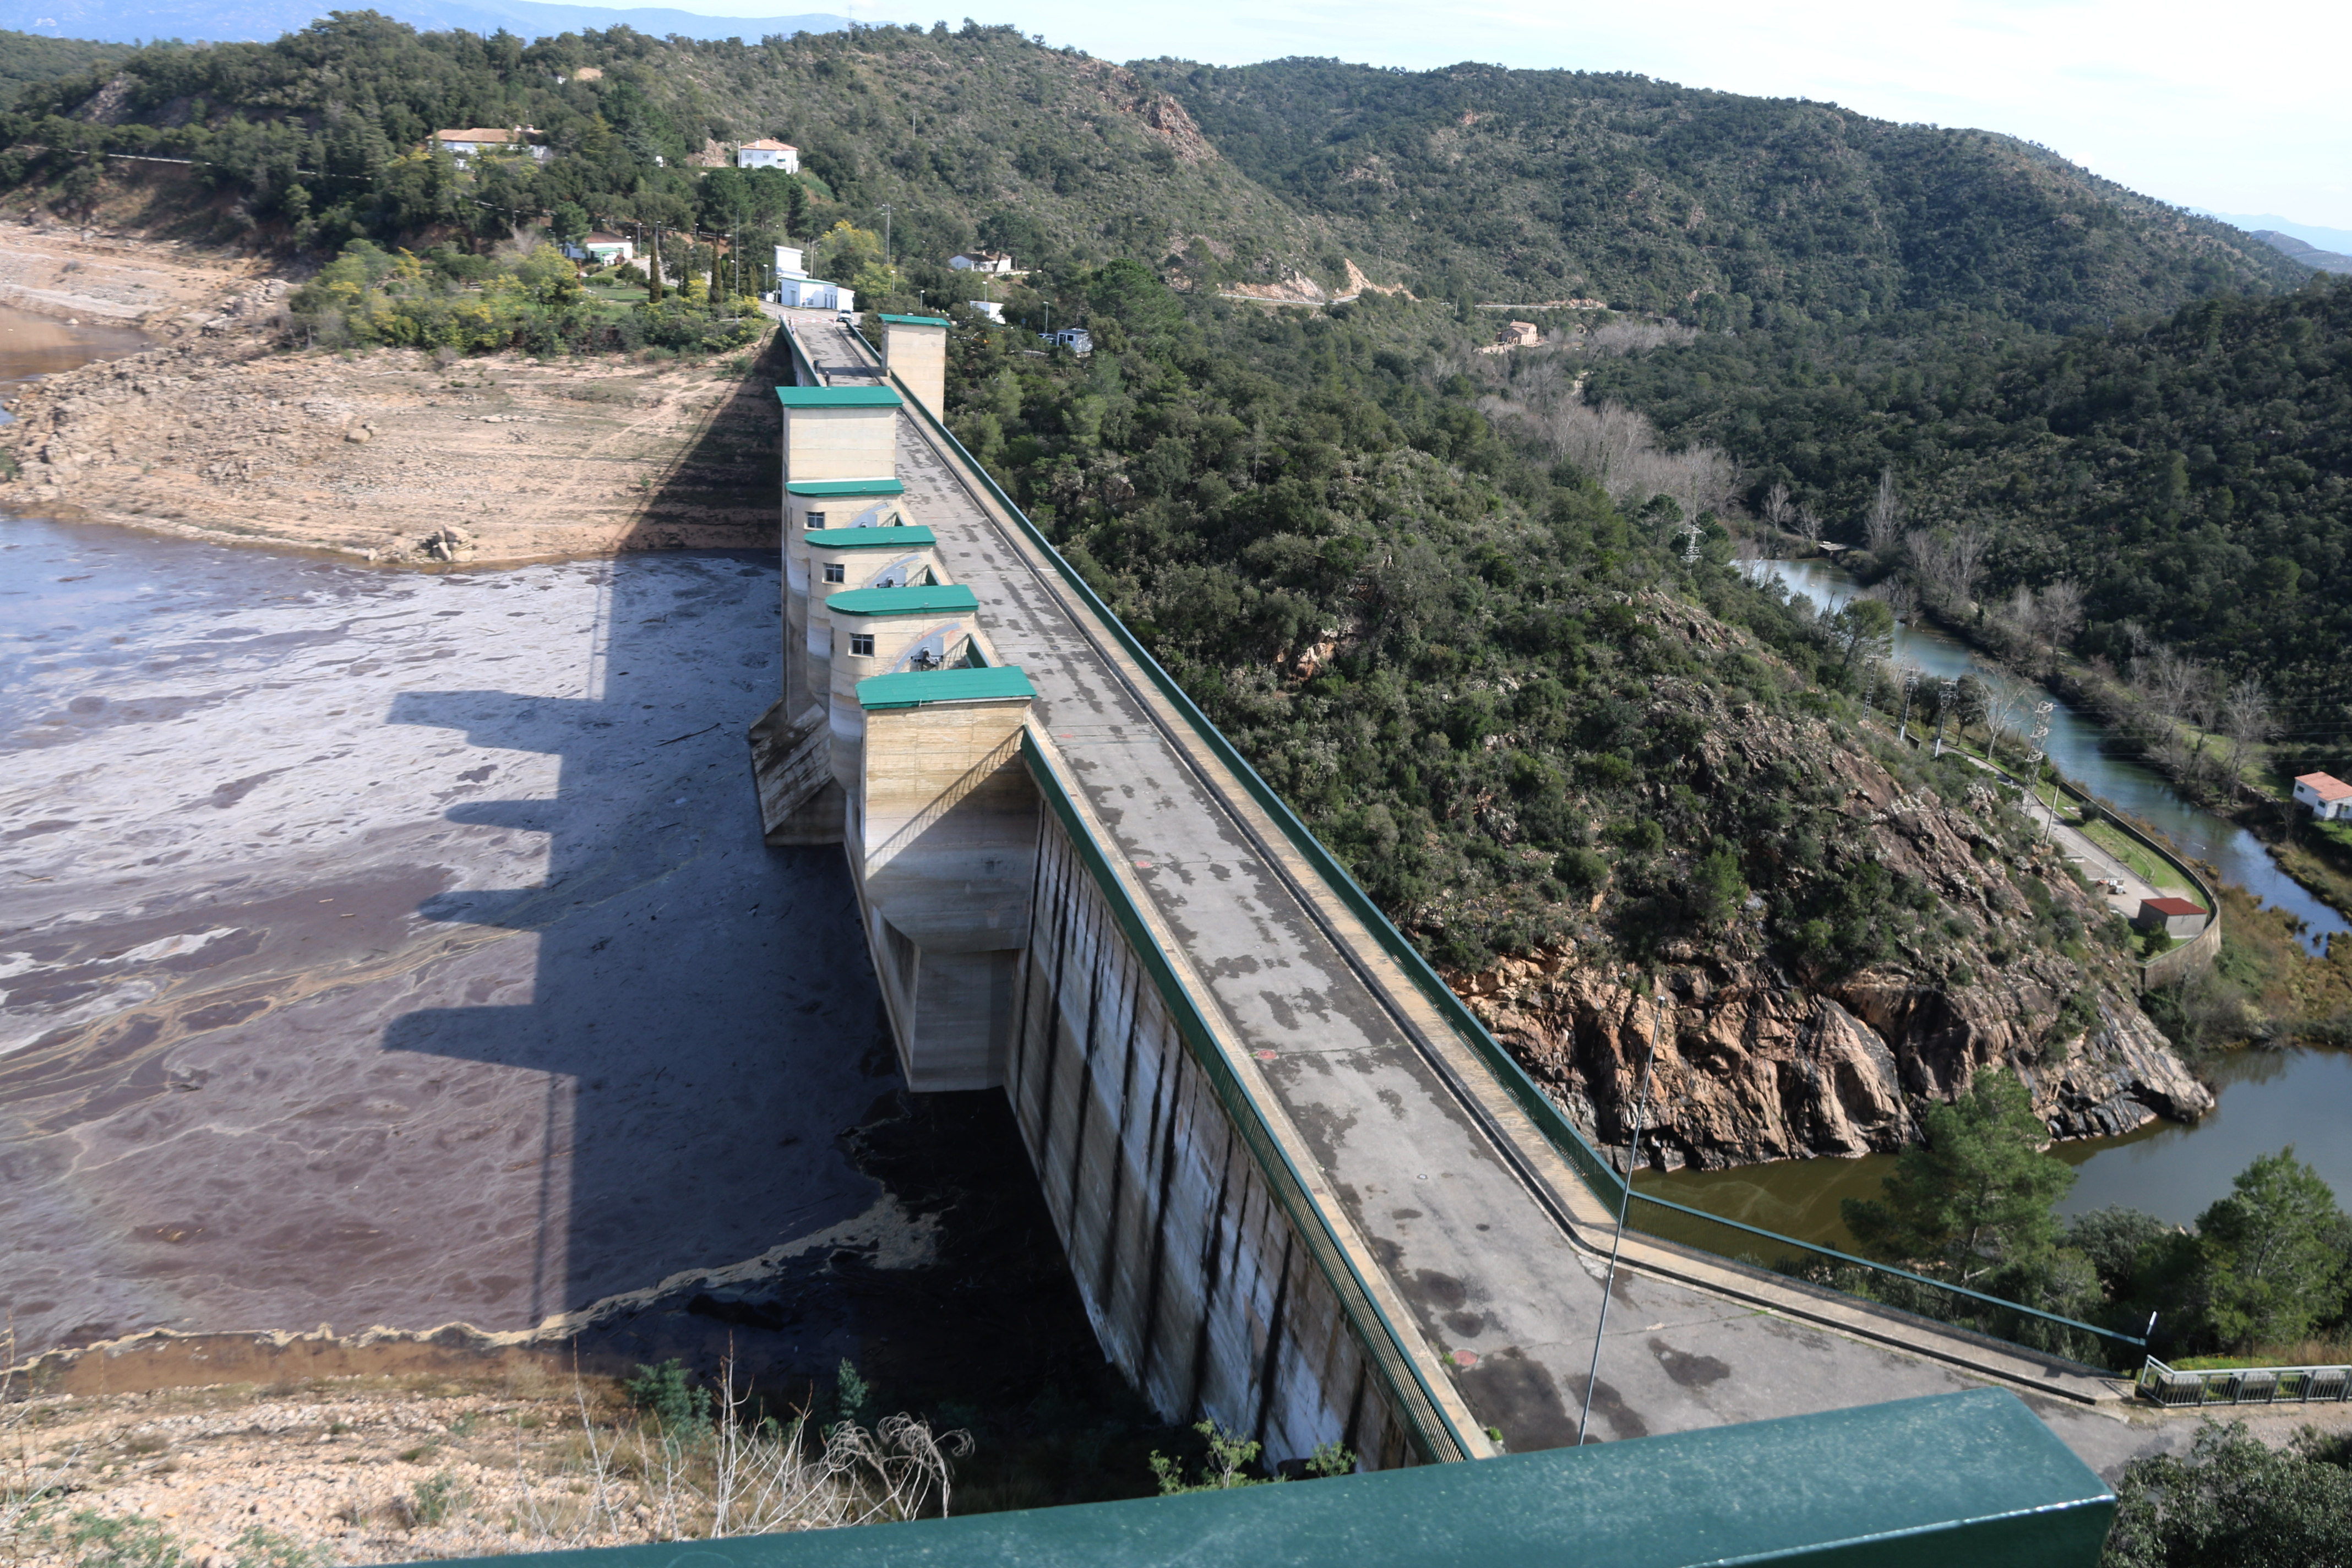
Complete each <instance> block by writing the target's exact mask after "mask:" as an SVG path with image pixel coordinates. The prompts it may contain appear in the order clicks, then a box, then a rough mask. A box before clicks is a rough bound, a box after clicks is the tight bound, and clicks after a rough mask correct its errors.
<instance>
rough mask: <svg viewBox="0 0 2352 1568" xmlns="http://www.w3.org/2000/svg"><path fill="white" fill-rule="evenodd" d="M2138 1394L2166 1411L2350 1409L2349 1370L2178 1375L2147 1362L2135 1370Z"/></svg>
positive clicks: (2233, 1369) (2256, 1369) (2241, 1369)
mask: <svg viewBox="0 0 2352 1568" xmlns="http://www.w3.org/2000/svg"><path fill="white" fill-rule="evenodd" d="M2138 1394H2139V1396H2140V1397H2141V1398H2142V1399H2145V1400H2147V1401H2149V1402H2150V1403H2152V1404H2156V1405H2164V1406H2166V1407H2167V1408H2168V1409H2179V1408H2189V1409H2194V1408H2197V1407H2200V1406H2203V1405H2341V1404H2352V1366H2222V1367H2213V1368H2210V1369H2200V1370H2195V1371H2189V1372H2181V1371H2178V1370H2176V1369H2175V1368H2172V1367H2168V1366H2167V1365H2165V1364H2164V1363H2162V1362H2160V1361H2158V1360H2157V1359H2156V1358H2155V1357H2154V1356H2150V1357H2148V1358H2147V1364H2146V1365H2145V1366H2142V1367H2141V1368H2140V1369H2139V1379H2138Z"/></svg>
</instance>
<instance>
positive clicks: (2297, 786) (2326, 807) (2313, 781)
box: [2294, 773, 2352, 822]
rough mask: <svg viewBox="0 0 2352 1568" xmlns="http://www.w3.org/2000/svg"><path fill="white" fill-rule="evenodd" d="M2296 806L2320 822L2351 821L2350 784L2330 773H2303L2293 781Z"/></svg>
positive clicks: (2351, 787) (2351, 798)
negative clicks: (2307, 811)
mask: <svg viewBox="0 0 2352 1568" xmlns="http://www.w3.org/2000/svg"><path fill="white" fill-rule="evenodd" d="M2294 800H2295V804H2296V805H2303V806H2308V807H2309V808H2310V809H2311V815H2312V816H2315V817H2317V818H2318V819H2319V820H2320V821H2322V822H2336V821H2339V820H2341V821H2352V784H2346V783H2345V782H2344V781H2343V780H2342V779H2339V778H2337V777H2336V776H2335V775H2334V774H2332V773H2305V774H2303V775H2302V776H2301V777H2299V778H2297V779H2296V780H2295V781H2294Z"/></svg>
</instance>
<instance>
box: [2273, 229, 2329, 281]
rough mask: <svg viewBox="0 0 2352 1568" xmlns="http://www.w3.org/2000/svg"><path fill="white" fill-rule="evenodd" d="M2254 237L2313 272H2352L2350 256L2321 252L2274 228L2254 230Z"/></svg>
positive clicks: (2326, 251)
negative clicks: (2311, 269)
mask: <svg viewBox="0 0 2352 1568" xmlns="http://www.w3.org/2000/svg"><path fill="white" fill-rule="evenodd" d="M2254 237H2255V238H2256V239H2259V240H2261V241H2262V242H2263V244H2264V245H2267V246H2269V247H2271V248H2272V249H2273V250H2275V251H2277V252H2278V253H2279V254H2280V255H2282V256H2284V257H2285V258H2288V259H2289V260H2292V261H2300V262H2302V263H2303V264H2304V265H2305V267H2308V268H2313V269H2314V270H2315V271H2320V272H2352V256H2346V255H2344V254H2343V253H2341V252H2340V251H2334V250H2322V249H2320V248H2319V247H2317V246H2315V245H2306V244H2305V243H2304V242H2303V241H2302V240H2299V239H2297V238H2295V237H2294V236H2293V235H2291V234H2281V233H2280V232H2279V231H2278V230H2277V229H2274V228H2258V229H2256V230H2254Z"/></svg>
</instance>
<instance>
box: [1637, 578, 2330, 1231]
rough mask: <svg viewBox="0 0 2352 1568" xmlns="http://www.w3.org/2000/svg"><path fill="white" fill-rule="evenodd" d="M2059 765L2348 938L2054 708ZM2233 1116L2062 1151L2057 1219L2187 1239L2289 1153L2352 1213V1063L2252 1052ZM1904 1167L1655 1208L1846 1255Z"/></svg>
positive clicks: (2159, 782) (1929, 664) (1904, 656)
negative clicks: (2238, 1178)
mask: <svg viewBox="0 0 2352 1568" xmlns="http://www.w3.org/2000/svg"><path fill="white" fill-rule="evenodd" d="M1749 564H1750V569H1751V570H1753V571H1755V572H1758V573H1759V574H1769V575H1771V576H1773V577H1777V578H1778V579H1779V580H1780V581H1781V582H1783V583H1785V584H1788V585H1789V587H1790V590H1791V591H1792V592H1794V593H1798V594H1801V595H1804V596H1805V597H1806V598H1809V599H1811V601H1812V602H1813V603H1814V604H1815V605H1818V606H1820V607H1821V608H1822V609H1823V610H1830V609H1834V608H1836V607H1837V606H1838V605H1842V604H1843V603H1844V602H1845V600H1846V599H1847V598H1848V597H1849V596H1850V595H1852V594H1853V591H1854V587H1855V584H1854V583H1853V579H1852V578H1850V577H1848V576H1847V575H1846V574H1844V573H1843V572H1840V571H1838V570H1837V569H1836V568H1835V567H1833V566H1831V565H1828V564H1827V563H1822V562H1817V561H1759V562H1753V563H1749ZM1895 659H1896V660H1897V661H1898V662H1900V663H1905V664H1909V665H1913V666H1915V667H1916V668H1919V669H1920V670H1922V671H1923V672H1925V673H1926V674H1927V675H1929V676H1934V677H1937V678H1951V677H1957V676H1961V675H1967V674H1969V673H1971V672H1975V671H1979V670H1980V669H1981V668H1983V667H1982V665H1981V664H1980V662H1979V659H1978V658H1977V656H1976V654H1975V653H1974V652H1973V651H1972V650H1971V649H1969V647H1967V646H1966V645H1964V644H1962V643H1959V642H1958V641H1956V640H1954V639H1953V638H1951V637H1946V636H1944V635H1943V634H1942V633H1940V632H1938V631H1937V630H1935V629H1934V628H1933V627H1927V626H1905V627H1902V628H1901V629H1900V630H1898V631H1897V632H1896V633H1895ZM2045 695H2046V696H2047V698H2048V700H2050V701H2051V702H2052V703H2053V710H2052V712H2051V715H2050V737H2049V747H2050V755H2051V757H2052V758H2053V760H2054V761H2055V762H2056V763H2057V764H2058V767H2059V769H2060V771H2062V772H2063V773H2065V774H2066V776H2067V777H2069V778H2071V779H2074V781H2076V782H2077V783H2079V784H2082V785H2083V786H2084V788H2086V789H2088V790H2089V791H2090V792H2091V793H2092V794H2093V795H2099V796H2102V797H2104V798H2105V799H2106V800H2109V801H2112V802H2113V803H2115V805H2117V806H2119V807H2121V808H2122V809H2124V810H2125V811H2127V812H2130V813H2131V814H2132V815H2133V816H2137V817H2140V818H2142V819H2144V820H2146V821H2148V822H2152V823H2154V824H2155V825H2156V826H2158V827H2160V828H2162V829H2163V830H2164V831H2165V832H2166V833H2167V834H2168V835H2169V836H2170V837H2171V838H2172V840H2173V842H2175V843H2176V844H2179V846H2181V847H2183V848H2185V849H2187V850H2189V852H2190V853H2192V854H2195V855H2197V856H2199V857H2200V858H2204V859H2206V860H2208V861H2210V863H2211V864H2213V865H2214V866H2215V867H2217V868H2219V869H2220V870H2221V875H2222V877H2223V879H2225V880H2228V881H2231V882H2234V883H2236V884H2237V885H2238V886H2240V887H2242V888H2244V889H2247V890H2248V891H2249V892H2252V894H2254V896H2255V897H2256V898H2258V899H2259V900H2262V901H2263V903H2264V904H2265V905H2269V906H2274V907H2276V908H2279V909H2283V910H2287V911H2288V912H2290V913H2291V914H2293V915H2294V916H2295V918H2296V919H2298V920H2300V921H2303V922H2304V929H2305V941H2306V942H2307V943H2309V944H2310V945H2311V946H2312V947H2313V948H2314V949H2315V950H2316V949H2318V948H2319V947H2320V946H2321V945H2322V944H2323V943H2324V942H2326V939H2327V938H2328V937H2330V936H2332V935H2333V934H2335V933H2336V932H2339V931H2344V930H2345V929H2346V927H2347V922H2346V921H2345V919H2344V917H2343V916H2342V915H2340V914H2338V913H2336V910H2332V909H2330V908H2329V907H2328V906H2327V905H2326V904H2324V903H2322V902H2320V901H2319V900H2317V899H2315V898H2314V897H2313V896H2312V895H2311V894H2310V893H2309V892H2307V891H2306V890H2305V889H2304V888H2303V887H2302V886H2301V885H2300V884H2299V883H2297V882H2295V881H2294V879H2292V878H2290V877H2288V876H2287V875H2286V873H2285V872H2284V871H2282V870H2280V869H2279V868H2278V864H2277V862H2275V861H2274V860H2273V859H2272V858H2271V855H2270V851H2269V850H2268V849H2266V848H2265V847H2263V844H2262V841H2261V840H2260V839H2257V838H2256V837H2254V836H2253V835H2252V834H2251V833H2248V832H2247V831H2246V830H2245V829H2244V828H2242V827H2240V826H2237V825H2236V824H2234V823H2231V822H2225V821H2223V820H2222V819H2221V818H2220V817H2217V816H2213V815H2212V814H2211V813H2210V812H2208V811H2205V810H2202V809H2200V807H2198V806H2196V805H2191V804H2190V803H2189V802H2188V801H2186V800H2183V799H2182V798H2181V797H2180V796H2179V795H2178V794H2176V793H2175V792H2174V791H2173V789H2172V786H2171V785H2170V784H2168V783H2167V782H2166V781H2165V780H2164V778H2163V777H2162V776H2161V775H2160V774H2158V773H2155V772H2153V771H2151V770H2150V769H2148V768H2147V767H2144V766H2142V765H2141V764H2140V763H2137V762H2135V761H2133V760H2131V758H2130V757H2129V756H2128V755H2121V754H2118V752H2119V751H2121V750H2123V748H2118V747H2111V745H2110V743H2109V742H2108V739H2107V736H2106V733H2105V731H2104V730H2103V729H2102V728H2101V727H2100V726H2099V725H2098V724H2096V723H2095V722H2093V721H2091V720H2089V719H2087V718H2085V717H2084V716H2083V715H2082V714H2080V713H2078V712H2076V711H2074V710H2073V709H2071V708H2069V707H2068V706H2067V705H2066V703H2065V702H2064V701H2063V700H2061V699H2059V698H2058V697H2057V695H2056V694H2055V693H2048V694H2045ZM2214 1077H2215V1079H2216V1083H2215V1087H2216V1089H2217V1091H2218V1093H2219V1096H2220V1100H2221V1104H2220V1108H2219V1109H2218V1110H2215V1111H2214V1112H2213V1113H2212V1114H2210V1115H2209V1116H2207V1117H2206V1118H2205V1119H2204V1120H2203V1121H2200V1122H2198V1123H2197V1124H2196V1125H2194V1126H2181V1125H2179V1124H2177V1123H2172V1122H2161V1121H2160V1122H2157V1123H2155V1124H2153V1125H2152V1126H2149V1127H2146V1128H2142V1129H2141V1130H2140V1131H2137V1132H2134V1133H2130V1134H2127V1135H2126V1136H2124V1137H2121V1138H2097V1139H2084V1140H2081V1141H2078V1142H2066V1143H2061V1144H2059V1145H2058V1146H2057V1149H2056V1151H2055V1152H2056V1153H2057V1154H2058V1155H2059V1157H2060V1158H2062V1159H2063V1160H2065V1161H2066V1162H2067V1163H2069V1164H2071V1165H2073V1166H2074V1167H2075V1171H2076V1174H2077V1180H2076V1182H2075V1185H2074V1192H2073V1194H2070V1195H2069V1197H2068V1198H2067V1200H2066V1201H2065V1203H2063V1205H2060V1207H2061V1209H2062V1211H2063V1212H2064V1213H2068V1214H2080V1213H2084V1212H2086V1211H2088V1210H2091V1209H2095V1208H2103V1207H2105V1206H2106V1205H2109V1204H2123V1205H2129V1206H2131V1207H2134V1208H2139V1209H2145V1210H2147V1212H2149V1213H2150V1214H2153V1215H2158V1217H2160V1218H2163V1219H2166V1220H2169V1221H2173V1222H2176V1223H2179V1224H2187V1223H2188V1222H2189V1221H2191V1220H2193V1219H2195V1218H2196V1217H2197V1215H2199V1214H2200V1213H2201V1212H2202V1211H2203V1210H2204V1209H2205V1207H2206V1206H2207V1205H2210V1204H2211V1203H2212V1202H2213V1201H2214V1200H2215V1199H2217V1198H2220V1197H2221V1196H2223V1195H2225V1194H2227V1193H2228V1192H2229V1190H2230V1178H2231V1177H2232V1176H2234V1175H2236V1174H2237V1173H2239V1172H2240V1171H2242V1170H2243V1169H2244V1168H2245V1167H2246V1165H2247V1163H2249V1162H2250V1161H2252V1159H2253V1158H2254V1156H2256V1155H2257V1154H2265V1153H2273V1152H2276V1151H2277V1150H2278V1149H2279V1148H2280V1147H2282V1146H2283V1145H2285V1144H2289V1143H2292V1144H2294V1147H2295V1152H2296V1154H2297V1155H2299V1156H2300V1157H2301V1158H2303V1159H2305V1160H2307V1161H2309V1162H2310V1163H2312V1164H2313V1165H2315V1166H2316V1167H2317V1168H2318V1170H2319V1172H2320V1173H2321V1174H2322V1175H2323V1176H2325V1177H2326V1178H2327V1181H2328V1183H2329V1184H2331V1185H2332V1186H2334V1187H2335V1189H2336V1193H2337V1194H2338V1195H2339V1196H2340V1197H2341V1198H2343V1199H2344V1200H2345V1201H2347V1203H2352V1137H2347V1135H2346V1130H2347V1128H2352V1053H2347V1052H2344V1051H2334V1050H2316V1049H2304V1048H2298V1049H2291V1050H2284V1051H2242V1052H2237V1053H2234V1054H2233V1055H2231V1057H2229V1058H2226V1059H2225V1060H2224V1062H2223V1063H2222V1065H2221V1068H2219V1070H2218V1071H2217V1072H2216V1073H2215V1074H2214ZM1894 1165H1895V1161H1894V1157H1893V1156H1892V1155H1882V1154H1872V1155H1865V1156H1864V1157H1863V1158H1861V1159H1856V1160H1780V1161H1774V1162H1771V1163H1766V1164H1760V1165H1747V1166H1742V1167H1740V1168H1738V1169H1737V1170H1730V1171H1675V1172H1670V1173H1656V1172H1651V1173H1644V1174H1643V1175H1641V1176H1639V1177H1637V1178H1636V1185H1638V1186H1639V1187H1640V1188H1641V1190H1642V1191H1643V1192H1645V1193H1650V1194H1654V1195H1656V1196H1658V1197H1662V1198H1668V1199H1671V1200H1673V1201H1674V1202H1676V1203H1681V1204H1687V1205H1690V1206H1691V1207H1693V1208H1696V1209H1704V1210H1706V1212H1707V1213H1709V1214H1717V1215H1723V1216H1725V1217H1726V1218H1728V1219H1736V1220H1741V1221H1744V1222H1745V1223H1747V1224H1749V1225H1754V1226H1762V1227H1763V1228H1765V1229H1767V1230H1773V1231H1778V1232H1780V1234H1782V1235H1784V1236H1793V1237H1798V1238H1799V1239H1801V1240H1805V1241H1812V1242H1818V1243H1822V1244H1824V1245H1827V1246H1831V1247H1840V1248H1849V1247H1852V1246H1853V1237H1852V1236H1851V1235H1850V1234H1848V1232H1847V1231H1846V1228H1845V1226H1844V1224H1843V1221H1842V1220H1840V1218H1839V1217H1838V1205H1839V1203H1840V1201H1841V1200H1843V1199H1845V1198H1874V1197H1876V1196H1878V1195H1879V1191H1880V1185H1881V1184H1882V1183H1883V1182H1884V1181H1885V1178H1886V1176H1887V1174H1888V1173H1890V1172H1891V1171H1892V1170H1893V1169H1894Z"/></svg>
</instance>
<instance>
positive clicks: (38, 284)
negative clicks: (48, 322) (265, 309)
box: [0, 220, 282, 338]
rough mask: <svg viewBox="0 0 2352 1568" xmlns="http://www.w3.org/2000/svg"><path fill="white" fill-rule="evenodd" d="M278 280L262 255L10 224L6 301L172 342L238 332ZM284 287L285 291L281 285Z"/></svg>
mask: <svg viewBox="0 0 2352 1568" xmlns="http://www.w3.org/2000/svg"><path fill="white" fill-rule="evenodd" d="M269 277H270V268H269V265H268V262H267V261H266V260H265V259H264V258H259V257H256V256H247V255H235V254H229V253H225V252H221V251H216V250H209V249H204V248H200V247H194V246H191V245H185V244H183V243H181V242H179V241H176V240H168V239H147V238H142V237H140V236H138V235H136V234H129V233H121V232H117V231H114V230H110V229H103V228H75V227H68V226H64V225H61V224H57V223H54V222H50V221H46V220H37V221H33V222H22V221H8V222H0V305H12V306H15V307H16V309H18V310H31V311H34V312H36V313H37V314H40V315H44V316H52V317H55V318H57V319H58V320H59V321H68V322H72V323H74V324H78V325H90V326H97V325H110V326H133V327H139V328H142V329H143V330H145V331H149V332H151V333H154V334H156V335H158V336H160V337H164V338H179V337H194V336H200V335H202V334H203V333H204V332H205V331H207V330H210V331H214V332H215V333H217V332H220V331H226V330H228V329H229V328H230V327H231V326H232V325H233V324H234V323H235V322H236V319H237V316H238V315H239V314H241V312H236V311H233V310H231V308H230V307H231V301H233V300H238V299H240V298H241V297H242V296H244V295H245V294H247V292H248V291H250V290H251V289H253V288H254V287H255V285H257V284H260V283H263V282H266V281H268V279H269ZM281 291H282V290H281Z"/></svg>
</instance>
